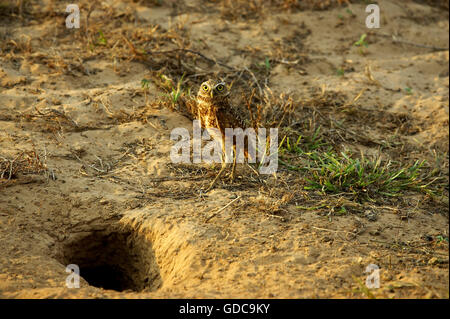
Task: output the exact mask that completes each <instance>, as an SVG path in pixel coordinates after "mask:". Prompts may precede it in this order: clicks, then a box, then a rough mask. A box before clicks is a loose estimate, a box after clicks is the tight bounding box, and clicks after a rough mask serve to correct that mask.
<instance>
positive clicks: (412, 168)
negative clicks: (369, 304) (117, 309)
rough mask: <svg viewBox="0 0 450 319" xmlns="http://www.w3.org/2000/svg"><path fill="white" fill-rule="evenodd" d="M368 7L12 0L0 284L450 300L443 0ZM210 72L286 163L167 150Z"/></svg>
mask: <svg viewBox="0 0 450 319" xmlns="http://www.w3.org/2000/svg"><path fill="white" fill-rule="evenodd" d="M69 3H76V4H77V5H78V6H79V9H80V28H71V29H69V28H66V17H67V16H68V15H69V13H66V6H67V4H69ZM367 3H368V2H367V1H332V0H329V1H324V0H321V1H319V0H318V1H312V0H309V1H296V0H271V1H269V0H268V1H261V0H249V1H244V0H242V1H241V0H237V1H233V0H215V1H212V0H211V1H200V0H182V1H175V0H159V1H158V0H153V1H151V0H148V1H144V0H141V1H131V0H128V1H112V0H105V1H95V0H94V1H92V0H91V1H87V0H80V1H75V2H73V1H70V2H69V1H53V0H29V1H28V0H18V1H12V0H11V1H8V0H6V1H5V0H1V1H0V50H1V51H0V297H3V298H449V268H448V267H449V251H448V233H449V202H448V196H449V188H448V182H449V156H448V148H449V142H448V138H449V122H448V117H449V50H448V47H449V36H448V32H449V14H448V1H393V0H392V1H391V0H379V1H377V3H378V5H379V7H380V18H381V19H380V28H378V29H368V28H367V27H366V24H365V21H366V17H367V15H368V13H366V12H365V9H366V6H367ZM212 77H221V78H223V79H225V80H226V82H227V83H228V85H229V88H230V91H231V92H232V102H233V105H239V106H243V109H245V110H246V116H247V117H248V123H250V124H252V125H258V126H259V127H261V126H264V127H267V128H269V127H276V128H278V129H279V133H278V134H279V141H278V142H279V152H278V156H279V166H278V171H277V173H276V174H272V175H263V174H259V173H258V166H257V164H238V167H237V177H236V178H235V180H234V181H230V180H229V179H227V176H226V175H224V176H223V178H220V180H219V181H218V183H217V184H216V185H215V187H214V188H213V189H212V190H211V191H209V192H206V191H205V190H206V189H207V187H208V186H209V184H210V183H211V181H212V180H213V179H214V177H215V176H216V174H217V173H218V171H219V169H220V164H207V163H200V164H176V163H172V162H171V160H170V150H171V147H172V145H173V144H174V143H175V142H174V141H172V140H171V139H170V132H171V131H172V129H174V128H178V127H184V128H187V129H188V130H189V131H190V132H192V116H191V115H190V113H189V109H190V106H192V103H193V99H194V96H195V94H196V92H197V90H198V88H199V84H200V83H202V81H204V80H206V79H208V78H212ZM69 264H76V265H78V266H79V269H80V272H81V273H80V275H81V277H82V278H81V282H80V288H78V289H77V288H68V287H66V278H67V276H68V275H69V273H68V272H66V266H67V265H69ZM370 264H374V265H377V267H378V268H379V284H380V286H379V288H372V289H369V288H368V287H367V285H366V278H367V276H368V275H369V273H366V272H365V271H366V267H368V266H369V265H370ZM375 275H376V273H372V276H375ZM374 283H375V281H374ZM369 286H370V285H369Z"/></svg>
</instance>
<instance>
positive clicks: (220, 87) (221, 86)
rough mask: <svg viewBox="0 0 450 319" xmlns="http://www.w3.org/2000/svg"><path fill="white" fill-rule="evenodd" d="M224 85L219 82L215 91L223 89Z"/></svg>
mask: <svg viewBox="0 0 450 319" xmlns="http://www.w3.org/2000/svg"><path fill="white" fill-rule="evenodd" d="M224 88H225V87H224V86H223V85H222V84H219V85H218V86H216V89H217V91H223V89H224Z"/></svg>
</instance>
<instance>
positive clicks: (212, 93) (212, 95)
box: [209, 90, 214, 98]
mask: <svg viewBox="0 0 450 319" xmlns="http://www.w3.org/2000/svg"><path fill="white" fill-rule="evenodd" d="M209 95H211V98H213V97H214V91H213V90H211V92H210V93H209Z"/></svg>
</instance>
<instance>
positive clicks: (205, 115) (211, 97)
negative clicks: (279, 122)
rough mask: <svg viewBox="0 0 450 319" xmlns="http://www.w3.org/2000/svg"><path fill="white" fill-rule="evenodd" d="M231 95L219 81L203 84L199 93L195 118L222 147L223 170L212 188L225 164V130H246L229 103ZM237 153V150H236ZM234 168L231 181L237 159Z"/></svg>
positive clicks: (242, 121) (239, 116)
mask: <svg viewBox="0 0 450 319" xmlns="http://www.w3.org/2000/svg"><path fill="white" fill-rule="evenodd" d="M229 94H230V92H229V91H228V88H227V85H226V83H225V82H223V81H221V80H218V81H214V80H208V81H206V82H203V83H202V85H201V86H200V88H199V90H198V93H197V110H196V111H197V114H195V116H196V117H197V119H198V120H200V123H201V126H202V127H203V128H205V129H207V130H208V132H209V133H210V135H211V137H213V138H214V139H216V140H218V141H219V142H220V143H221V146H222V152H223V156H222V169H221V170H220V172H219V174H218V175H217V176H216V178H215V179H214V181H213V182H212V184H211V186H210V188H211V187H212V186H213V185H214V183H215V181H216V180H217V178H218V177H219V176H220V175H221V173H222V172H223V170H224V168H225V167H226V164H225V161H224V160H225V155H226V152H225V129H226V128H239V127H240V128H242V129H244V128H245V122H244V120H243V117H242V114H239V113H238V112H237V110H236V109H235V108H233V107H231V105H230V103H229ZM211 128H212V129H218V131H219V132H220V135H219V136H218V135H217V134H216V133H217V131H215V130H209V129H211ZM234 151H235V149H234ZM233 159H234V160H233V168H232V172H231V175H230V177H231V179H233V178H234V170H235V164H236V163H235V159H236V157H235V156H234V158H233Z"/></svg>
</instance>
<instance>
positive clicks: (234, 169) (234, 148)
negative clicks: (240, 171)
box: [228, 145, 236, 182]
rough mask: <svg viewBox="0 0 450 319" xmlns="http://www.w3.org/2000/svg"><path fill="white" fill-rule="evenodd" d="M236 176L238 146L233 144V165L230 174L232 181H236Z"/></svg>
mask: <svg viewBox="0 0 450 319" xmlns="http://www.w3.org/2000/svg"><path fill="white" fill-rule="evenodd" d="M235 176H236V146H235V145H234V146H233V165H232V166H231V172H230V175H229V176H228V177H229V178H230V182H233V181H234V177H235Z"/></svg>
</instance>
